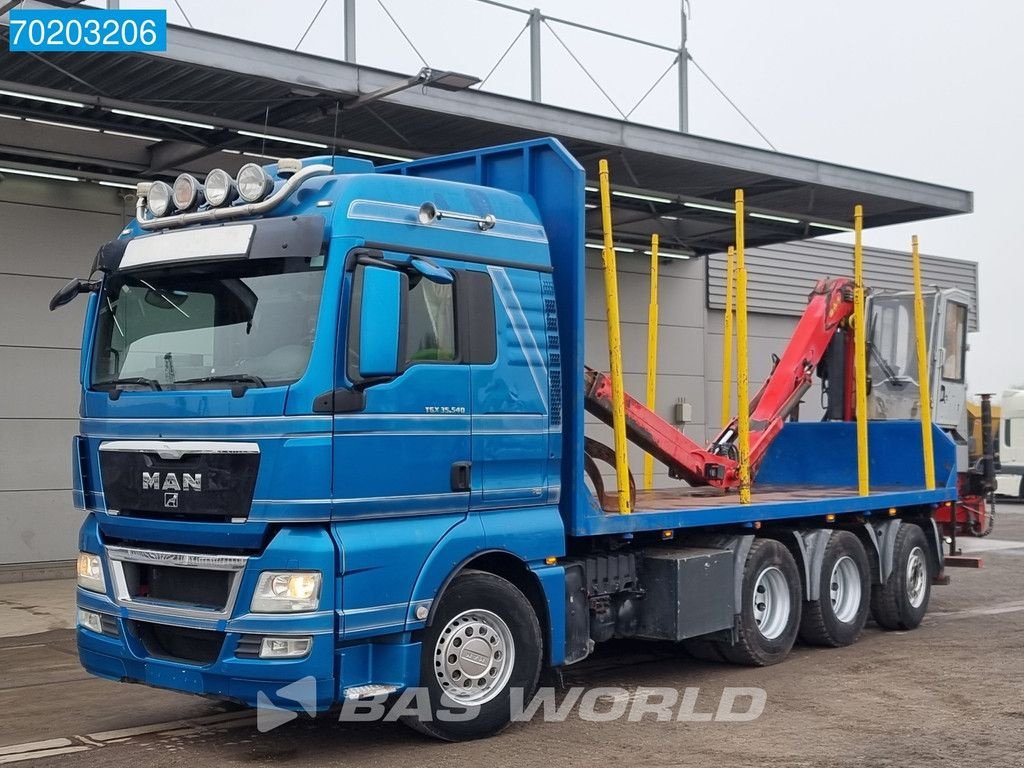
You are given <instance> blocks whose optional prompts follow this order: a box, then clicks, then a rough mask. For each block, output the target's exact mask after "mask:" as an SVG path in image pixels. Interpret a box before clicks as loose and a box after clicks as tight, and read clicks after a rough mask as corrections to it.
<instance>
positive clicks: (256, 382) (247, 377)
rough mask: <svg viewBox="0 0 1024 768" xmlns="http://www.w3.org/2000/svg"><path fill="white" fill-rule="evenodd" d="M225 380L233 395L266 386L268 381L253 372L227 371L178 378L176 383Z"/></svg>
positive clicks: (239, 394)
mask: <svg viewBox="0 0 1024 768" xmlns="http://www.w3.org/2000/svg"><path fill="white" fill-rule="evenodd" d="M215 382H224V383H226V384H230V385H231V396H232V397H242V396H243V395H244V394H245V393H246V392H247V391H248V389H249V387H265V386H267V382H265V381H264V380H263V379H261V378H260V377H259V376H257V375H256V374H253V373H225V374H221V375H219V376H200V377H199V378H196V379H178V380H177V381H175V382H174V383H175V384H211V383H215Z"/></svg>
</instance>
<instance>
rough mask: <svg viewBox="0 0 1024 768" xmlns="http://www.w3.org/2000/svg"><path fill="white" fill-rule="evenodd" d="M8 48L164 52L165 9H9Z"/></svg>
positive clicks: (165, 39) (165, 41) (165, 45)
mask: <svg viewBox="0 0 1024 768" xmlns="http://www.w3.org/2000/svg"><path fill="white" fill-rule="evenodd" d="M9 37H10V44H11V51H13V52H19V51H25V52H27V51H37V52H47V51H65V52H69V51H70V52H74V51H106V52H117V51H122V52H124V51H166V50H167V11H165V10H125V11H107V10H102V9H98V8H97V9H88V8H83V9H81V10H54V11H51V10H13V11H11V14H10V32H9Z"/></svg>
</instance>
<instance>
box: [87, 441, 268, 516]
mask: <svg viewBox="0 0 1024 768" xmlns="http://www.w3.org/2000/svg"><path fill="white" fill-rule="evenodd" d="M104 445H112V446H113V447H112V448H104V446H103V445H101V446H100V474H101V477H102V480H103V491H104V493H105V495H106V503H107V508H108V509H112V510H117V511H118V512H120V513H122V514H125V515H130V516H138V517H145V518H151V519H152V518H157V519H189V520H196V521H197V522H199V521H203V520H212V521H216V522H224V521H226V520H244V519H245V518H247V517H248V516H249V510H250V508H251V506H252V496H253V490H254V489H255V487H256V475H257V472H258V471H259V463H260V455H259V453H257V452H250V453H246V452H242V453H231V452H223V453H216V452H209V453H204V452H202V449H201V448H199V449H197V451H196V452H189V451H190V449H191V446H188V447H187V448H185V449H180V450H182V453H181V456H180V458H164V456H166V455H168V451H167V450H166V447H169V449H170V451H171V453H173V451H174V450H175V445H180V444H176V443H174V442H168V443H166V444H165V447H164V448H153V449H152V450H150V449H148V447H147V443H146V441H139V444H136V443H135V442H133V441H124V443H120V442H118V441H114V442H113V443H105V444H104Z"/></svg>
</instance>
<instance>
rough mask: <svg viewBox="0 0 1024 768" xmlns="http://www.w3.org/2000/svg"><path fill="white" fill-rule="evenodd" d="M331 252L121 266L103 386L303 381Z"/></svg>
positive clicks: (98, 382)
mask: <svg viewBox="0 0 1024 768" xmlns="http://www.w3.org/2000/svg"><path fill="white" fill-rule="evenodd" d="M323 262H324V259H323V257H322V256H318V257H315V258H313V259H308V258H307V259H302V258H294V257H292V258H285V259H244V260H238V261H230V262H213V263H209V262H208V263H204V264H190V265H189V266H188V267H182V266H176V267H166V268H161V269H148V270H138V271H132V272H128V273H120V274H114V275H112V276H111V277H109V278H107V280H106V282H105V285H104V290H103V294H102V295H101V297H100V309H99V320H98V324H97V331H96V340H95V345H94V348H93V363H92V385H93V387H101V386H102V385H104V384H109V385H111V386H113V384H114V382H123V383H125V384H141V385H145V386H148V387H149V388H151V389H174V388H177V387H178V386H181V387H182V388H194V387H196V386H198V385H201V386H203V387H230V386H232V383H237V382H240V381H241V382H247V383H248V384H250V385H259V386H264V385H265V386H271V385H280V384H289V383H291V382H294V381H296V380H297V379H298V378H299V377H300V376H302V374H303V372H304V371H305V370H306V365H307V363H308V362H309V354H310V350H311V347H312V344H313V334H314V331H315V329H316V316H317V312H318V310H319V307H320V293H321V289H322V287H323V276H324V271H323V269H324V266H323ZM126 380H131V381H126ZM189 380H192V381H189Z"/></svg>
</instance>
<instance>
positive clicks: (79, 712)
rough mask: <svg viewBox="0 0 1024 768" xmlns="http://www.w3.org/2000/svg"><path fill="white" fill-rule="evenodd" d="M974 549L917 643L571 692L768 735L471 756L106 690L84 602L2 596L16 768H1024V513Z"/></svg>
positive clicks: (616, 659) (628, 673)
mask: <svg viewBox="0 0 1024 768" xmlns="http://www.w3.org/2000/svg"><path fill="white" fill-rule="evenodd" d="M963 543H964V544H965V547H964V548H965V550H973V551H976V552H977V553H978V554H980V555H982V556H983V557H984V558H985V568H984V569H983V570H980V571H969V570H963V571H955V572H953V578H954V582H953V584H952V585H950V586H948V587H943V588H937V589H936V590H935V591H934V592H933V594H932V603H931V611H930V613H929V615H928V617H927V618H926V620H925V622H924V624H923V625H922V626H921V627H920V628H919V629H918V630H916V631H914V632H905V633H901V632H891V633H890V632H882V631H880V630H878V629H877V628H875V627H873V626H871V627H869V628H868V629H867V630H866V632H865V635H864V637H863V639H862V640H861V641H860V642H859V643H858V644H856V645H855V646H852V647H850V648H845V649H838V650H824V649H812V648H803V647H798V648H797V649H795V650H794V653H793V655H792V656H791V657H790V658H789V659H788V660H787V661H786V662H785V663H783V664H781V665H779V666H776V667H769V668H767V669H747V668H741V667H732V666H726V665H719V664H711V663H705V662H698V661H694V660H692V659H689V658H687V657H686V656H684V655H683V654H681V653H678V652H676V650H675V649H674V648H672V647H671V646H666V645H653V646H652V645H645V644H642V643H623V644H617V645H614V646H610V647H607V648H605V649H603V650H602V651H601V652H600V653H599V654H598V655H597V656H596V657H595V658H593V659H591V660H588V661H587V662H585V663H583V664H581V665H577V666H575V667H572V668H571V669H570V670H569V671H568V672H567V673H566V676H565V683H566V685H584V686H589V687H595V686H611V687H621V688H624V689H626V690H627V691H628V692H630V695H631V696H633V697H634V698H635V696H636V691H637V689H638V688H639V687H643V686H648V687H660V686H668V687H672V688H677V689H679V690H680V691H681V690H682V689H684V688H686V687H699V688H700V693H699V695H698V697H697V700H696V707H695V711H697V712H712V711H714V710H715V708H716V705H717V702H718V700H719V698H720V697H721V694H722V692H723V689H724V688H725V687H729V686H733V687H736V686H741V687H759V688H763V689H764V690H765V692H766V696H767V700H766V704H765V708H764V713H763V715H762V716H761V717H760V718H759V719H757V720H755V721H752V722H741V723H735V722H733V723H730V722H675V721H674V722H656V721H655V720H654V719H653V717H652V716H650V715H649V716H647V718H646V719H645V720H644V721H642V722H629V721H628V720H626V719H623V720H620V721H615V722H603V723H602V722H588V721H585V720H582V719H580V718H579V717H578V714H577V713H574V714H573V715H572V716H570V717H569V719H568V720H567V721H565V722H547V723H545V722H541V721H540V720H539V719H537V720H536V721H534V722H532V723H529V724H522V725H514V726H513V727H511V728H510V729H509V730H507V731H506V732H505V733H503V734H502V735H500V736H498V737H497V738H495V739H492V740H489V741H484V742H476V743H470V744H459V745H442V744H437V743H434V742H430V741H425V740H424V739H422V738H421V737H419V736H417V735H416V734H414V733H412V732H411V731H408V730H407V729H405V728H404V727H403V726H401V725H398V724H387V723H382V724H344V725H339V724H338V723H337V722H336V720H335V719H333V718H330V717H321V718H319V719H317V720H315V721H314V720H311V719H309V718H307V717H306V716H304V715H303V716H301V717H300V718H298V719H296V720H295V721H293V722H291V723H289V724H287V725H283V726H281V727H280V728H278V729H276V730H274V731H271V732H270V733H263V734H261V733H259V732H258V731H257V729H256V727H255V725H256V723H255V718H254V716H253V713H252V712H248V711H244V710H237V709H233V708H231V707H227V706H225V705H221V704H217V703H214V702H209V701H206V700H203V699H197V698H194V697H189V696H183V695H180V694H175V693H169V692H166V691H159V690H153V689H148V688H143V687H140V686H129V685H121V684H117V683H110V682H106V681H102V680H96V679H93V678H90V677H89V676H88V675H86V674H85V673H84V672H82V670H81V669H80V668H79V666H78V663H77V658H76V655H75V649H74V639H73V636H72V633H71V631H70V630H69V629H67V628H64V627H68V626H70V615H71V614H70V609H71V598H70V595H71V593H72V591H73V590H72V588H71V585H70V584H69V583H68V582H42V583H39V584H21V585H3V586H0V635H5V637H0V713H2V714H0V765H4V764H6V763H20V762H26V764H28V765H32V766H39V768H45V767H46V766H51V765H52V766H55V765H58V764H60V765H73V766H82V768H85V767H87V766H115V767H120V766H132V767H133V768H134V766H137V765H139V764H140V763H141V764H143V765H147V766H148V765H160V766H188V767H189V768H201V767H202V766H217V768H222V767H223V766H242V765H252V764H284V763H287V764H288V765H293V766H296V768H301V767H302V766H314V765H316V766H321V765H338V766H349V765H353V766H354V765H373V766H403V768H404V767H405V766H409V765H415V766H424V767H426V766H445V767H446V768H450V766H453V765H473V766H484V765H489V766H504V765H516V766H530V765H540V764H543V765H545V766H575V765H579V764H583V763H587V764H625V765H655V766H670V765H687V766H700V765H713V766H715V768H728V767H729V766H747V765H758V766H787V767H788V766H819V765H821V766H835V767H841V766H851V767H852V766H880V767H881V766H884V767H886V768H889V767H891V768H906V767H907V766H918V765H950V766H958V767H959V766H985V768H1002V767H1003V766H1024V507H1011V506H1009V505H1003V506H1002V508H1001V510H1000V517H999V520H998V522H997V529H996V532H995V534H994V536H993V537H990V538H988V539H982V540H970V539H966V540H963ZM553 682H554V681H549V684H553ZM737 709H738V710H741V709H742V706H738V707H737Z"/></svg>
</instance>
